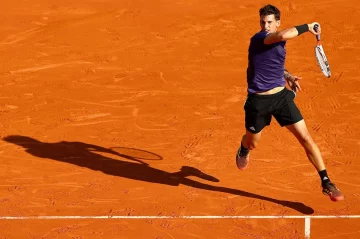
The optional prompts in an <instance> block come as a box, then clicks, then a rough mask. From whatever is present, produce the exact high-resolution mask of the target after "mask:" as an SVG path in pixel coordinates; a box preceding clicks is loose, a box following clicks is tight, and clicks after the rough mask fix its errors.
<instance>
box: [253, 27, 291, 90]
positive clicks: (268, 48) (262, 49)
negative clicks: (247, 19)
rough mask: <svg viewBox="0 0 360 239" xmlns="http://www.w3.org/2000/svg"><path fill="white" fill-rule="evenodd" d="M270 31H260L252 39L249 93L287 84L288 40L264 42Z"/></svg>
mask: <svg viewBox="0 0 360 239" xmlns="http://www.w3.org/2000/svg"><path fill="white" fill-rule="evenodd" d="M267 34H268V33H267V32H265V31H264V32H263V31H261V32H258V33H256V34H255V35H254V36H253V37H252V38H251V40H250V46H249V55H248V68H247V82H248V93H249V94H254V93H258V92H264V91H268V90H271V89H273V88H275V87H278V86H285V85H286V83H285V80H284V64H285V56H286V50H285V44H286V41H281V42H277V43H273V44H270V45H265V44H264V39H265V37H266V35H267Z"/></svg>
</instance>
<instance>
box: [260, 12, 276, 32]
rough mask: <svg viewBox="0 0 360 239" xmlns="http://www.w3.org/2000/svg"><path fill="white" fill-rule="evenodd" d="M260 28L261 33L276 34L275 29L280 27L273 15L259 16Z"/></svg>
mask: <svg viewBox="0 0 360 239" xmlns="http://www.w3.org/2000/svg"><path fill="white" fill-rule="evenodd" d="M260 26H261V31H266V32H269V33H273V32H276V30H277V28H278V27H279V26H280V20H276V19H275V15H274V14H271V15H267V16H261V17H260Z"/></svg>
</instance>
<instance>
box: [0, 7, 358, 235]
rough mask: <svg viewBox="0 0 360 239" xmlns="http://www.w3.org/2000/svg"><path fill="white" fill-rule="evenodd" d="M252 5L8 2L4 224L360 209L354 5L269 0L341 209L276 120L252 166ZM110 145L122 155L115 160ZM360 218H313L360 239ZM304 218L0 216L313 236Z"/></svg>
mask: <svg viewBox="0 0 360 239" xmlns="http://www.w3.org/2000/svg"><path fill="white" fill-rule="evenodd" d="M265 3H267V2H265V1H253V0H242V1H235V0H212V1H209V0H195V1H187V0H174V1H165V0H151V1H145V0H141V1H140V0H121V1H118V0H106V1H105V0H86V1H85V0H77V1H69V0H61V1H60V0H34V1H25V0H20V1H4V2H3V3H2V6H1V8H0V21H1V24H0V91H1V94H0V109H1V120H0V135H1V139H2V140H1V143H0V181H1V185H0V202H1V207H0V216H2V217H3V216H41V215H48V216H72V215H73V216H81V215H83V216H96V215H118V216H121V215H123V216H127V215H134V216H157V215H162V216H166V215H170V216H190V215H197V216H204V215H208V216H211V215H218V216H231V215H237V216H241V215H350V214H351V215H358V214H360V206H359V201H360V178H359V172H360V162H359V155H360V112H359V110H360V105H359V104H360V92H359V90H360V84H359V83H360V80H359V76H358V70H359V64H358V62H359V56H360V45H359V35H360V32H359V31H360V30H359V21H360V20H359V18H358V16H357V15H356V14H355V13H356V12H359V11H360V5H359V4H358V3H357V2H356V1H355V0H351V1H348V0H346V1H345V0H302V1H288V0H284V1H280V0H274V1H272V4H275V5H276V6H278V7H279V8H280V10H281V11H282V25H281V29H283V28H286V27H290V26H293V25H299V24H302V23H305V22H312V21H319V22H320V24H322V30H323V33H322V34H321V37H322V43H323V47H324V50H325V52H326V54H327V58H328V60H329V63H330V66H331V70H332V77H331V78H329V79H327V78H325V77H324V76H323V74H322V73H321V71H320V69H319V68H318V66H317V64H316V61H315V58H314V46H315V44H316V40H315V37H314V36H313V35H311V34H310V33H307V34H303V35H301V36H300V37H298V38H296V39H294V40H291V41H289V42H288V45H287V62H286V68H288V69H289V70H290V72H292V73H293V74H295V75H298V76H301V77H303V79H302V80H301V85H302V88H303V91H302V92H300V93H299V94H298V96H297V97H296V103H297V104H298V107H299V108H300V110H301V112H302V114H303V116H304V117H305V119H306V123H307V125H308V128H309V131H310V132H311V134H312V136H313V138H314V140H315V141H316V143H317V144H318V146H319V147H320V149H321V151H322V154H323V156H324V160H325V162H326V166H327V169H328V172H329V176H330V177H331V179H332V180H333V181H334V182H335V183H336V185H337V186H338V187H339V188H340V189H341V190H342V192H343V193H344V195H345V200H344V201H342V202H337V203H334V202H331V201H330V199H329V198H328V197H327V196H324V195H323V194H322V193H321V188H320V180H319V177H318V174H317V172H316V171H315V169H314V168H313V167H312V166H311V164H310V163H309V161H308V160H307V157H306V154H305V152H304V150H303V149H302V147H301V146H300V144H298V142H297V141H296V139H295V138H294V137H293V136H292V135H291V134H290V133H289V132H288V131H287V130H286V129H285V128H281V127H280V126H279V125H278V124H277V123H276V121H275V120H273V121H272V124H271V126H269V127H267V128H266V129H265V130H264V131H263V137H262V140H261V142H260V144H259V146H258V148H257V149H256V150H255V151H253V152H252V153H251V159H250V164H249V167H248V168H247V169H246V170H245V171H239V170H238V169H237V168H236V165H235V153H236V151H237V149H238V146H239V142H240V139H241V136H242V134H243V133H244V111H243V103H244V101H245V99H246V74H245V73H246V67H247V48H248V43H249V38H250V37H251V36H252V35H253V34H254V33H255V32H257V31H258V30H259V18H258V9H259V8H260V7H262V6H263V5H264V4H265ZM111 147H116V148H115V149H114V150H113V151H111V150H109V148H111ZM359 221H360V219H312V221H311V237H312V238H360V223H359ZM303 237H304V220H303V219H248V220H244V219H219V220H217V219H216V220H215V219H181V218H178V219H123V220H120V219H108V220H101V219H83V220H68V219H62V220H3V219H2V220H0V238H49V239H50V238H51V239H52V238H75V239H80V238H81V239H82V238H154V239H155V238H159V239H160V238H162V239H174V238H176V239H178V238H181V239H182V238H194V239H195V238H229V239H230V238H231V239H232V238H303Z"/></svg>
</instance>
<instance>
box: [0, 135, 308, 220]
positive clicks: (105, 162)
mask: <svg viewBox="0 0 360 239" xmlns="http://www.w3.org/2000/svg"><path fill="white" fill-rule="evenodd" d="M3 140H4V141H6V142H9V143H13V144H16V145H19V146H21V147H23V148H24V149H25V151H26V152H28V153H29V154H32V155H33V156H36V157H39V158H47V159H52V160H57V161H60V162H64V163H69V164H73V165H77V166H80V167H86V168H89V169H92V170H95V171H101V172H103V173H105V174H109V175H113V176H119V177H124V178H130V179H134V180H140V181H146V182H151V183H159V184H165V185H171V186H178V185H179V184H183V185H187V186H190V187H194V188H199V189H204V190H209V191H217V192H224V193H229V194H233V195H238V196H242V197H249V198H255V199H259V200H264V201H269V202H272V203H276V204H280V205H283V206H285V207H288V208H292V209H294V210H296V211H299V212H300V213H303V214H312V213H314V210H313V209H312V208H311V207H308V206H306V205H304V204H303V203H300V202H291V201H284V200H278V199H274V198H270V197H266V196H262V195H258V194H254V193H250V192H246V191H242V190H238V189H232V188H226V187H221V186H213V185H210V184H206V183H202V182H198V181H195V180H192V179H188V178H187V177H189V176H195V177H199V178H202V179H204V180H208V181H212V182H219V180H218V179H217V178H215V177H213V176H210V175H208V174H205V173H203V172H201V171H200V170H199V169H196V168H193V167H189V166H183V167H182V168H181V169H180V170H179V171H178V172H173V173H169V172H166V171H163V170H160V169H156V168H152V167H151V166H149V165H148V164H147V163H145V162H144V161H142V160H140V159H139V157H138V156H137V155H138V154H142V155H144V153H146V154H147V155H148V157H149V158H157V159H162V157H161V156H159V155H157V154H154V153H151V152H147V151H144V150H138V149H131V150H126V149H127V148H122V149H123V150H122V151H123V152H127V153H126V154H124V153H122V152H121V151H120V152H118V151H114V150H111V149H107V148H103V147H100V146H96V145H92V144H86V143H82V142H66V141H62V142H56V143H46V142H40V141H38V140H36V139H33V138H30V137H27V136H20V135H11V136H7V137H5V138H3ZM146 154H145V155H146ZM110 156H111V157H110ZM119 157H121V158H123V159H126V160H120V159H117V158H119ZM146 157H147V156H142V157H141V158H142V159H145V158H146Z"/></svg>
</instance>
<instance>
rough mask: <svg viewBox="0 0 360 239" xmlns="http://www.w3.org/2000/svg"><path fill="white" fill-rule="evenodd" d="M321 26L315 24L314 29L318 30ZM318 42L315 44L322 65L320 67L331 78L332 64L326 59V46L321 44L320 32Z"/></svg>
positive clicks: (316, 53)
mask: <svg viewBox="0 0 360 239" xmlns="http://www.w3.org/2000/svg"><path fill="white" fill-rule="evenodd" d="M318 28H319V25H317V24H315V26H314V31H315V32H317V31H318ZM316 40H317V44H316V46H315V57H316V60H317V63H318V65H319V66H320V69H321V71H322V73H324V75H325V76H326V77H327V78H329V77H330V76H331V71H330V66H329V63H328V61H327V59H326V55H325V52H324V48H323V47H322V45H321V41H320V34H318V35H316Z"/></svg>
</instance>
